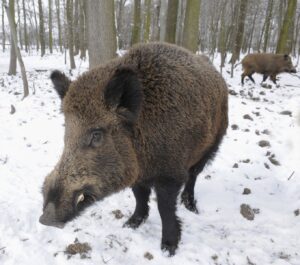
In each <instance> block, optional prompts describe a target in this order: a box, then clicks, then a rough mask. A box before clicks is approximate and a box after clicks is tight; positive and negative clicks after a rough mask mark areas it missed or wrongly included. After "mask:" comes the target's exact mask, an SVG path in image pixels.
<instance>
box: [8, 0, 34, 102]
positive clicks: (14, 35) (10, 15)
mask: <svg viewBox="0 0 300 265" xmlns="http://www.w3.org/2000/svg"><path fill="white" fill-rule="evenodd" d="M5 10H6V14H7V18H8V22H9V28H10V32H11V36H12V40H13V41H12V43H11V46H12V48H13V49H14V50H15V53H16V55H17V58H18V62H19V64H20V68H21V73H22V80H23V87H24V96H23V99H24V98H25V97H27V96H28V95H29V90H28V82H27V77H26V70H25V65H24V63H23V60H22V56H21V52H20V49H19V47H18V35H17V29H16V23H15V21H14V13H12V11H14V0H10V1H9V8H8V7H7V6H5Z"/></svg>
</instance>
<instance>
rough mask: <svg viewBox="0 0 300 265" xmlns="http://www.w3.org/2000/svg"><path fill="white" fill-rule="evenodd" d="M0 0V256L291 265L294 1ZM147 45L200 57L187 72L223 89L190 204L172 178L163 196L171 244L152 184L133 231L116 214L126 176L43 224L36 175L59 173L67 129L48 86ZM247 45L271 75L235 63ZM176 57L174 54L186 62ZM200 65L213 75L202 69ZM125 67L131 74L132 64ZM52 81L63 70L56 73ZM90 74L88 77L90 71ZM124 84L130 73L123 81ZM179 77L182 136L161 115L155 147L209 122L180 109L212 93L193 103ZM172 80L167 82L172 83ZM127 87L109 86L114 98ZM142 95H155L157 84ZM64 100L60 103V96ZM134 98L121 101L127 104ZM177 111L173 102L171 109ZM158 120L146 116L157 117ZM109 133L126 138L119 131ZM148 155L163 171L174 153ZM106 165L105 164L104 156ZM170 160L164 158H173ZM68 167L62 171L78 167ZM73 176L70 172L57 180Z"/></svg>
mask: <svg viewBox="0 0 300 265" xmlns="http://www.w3.org/2000/svg"><path fill="white" fill-rule="evenodd" d="M0 5H1V7H0V46H1V47H0V195H1V196H0V264H1V265H2V264H4V265H10V264H13V265H14V264H22V265H27V264H28V265H29V264H30V265H35V264H49V265H50V264H51V265H52V264H59V265H64V264H72V265H73V264H113V265H120V264H148V263H149V264H150V263H153V264H160V265H164V264H187V265H188V264H203V265H234V264H236V265H261V264H265V265H271V264H272V265H298V264H300V251H299V243H300V242H299V235H300V223H299V221H300V196H299V190H300V163H299V161H300V138H299V135H300V74H299V71H300V65H299V61H300V1H299V0H1V2H0ZM153 42H155V43H156V44H157V45H160V44H161V43H169V44H171V45H172V46H171V47H175V46H173V45H176V47H177V46H179V47H181V48H183V49H184V50H187V53H188V54H190V56H195V57H193V58H197V60H198V59H199V61H200V64H199V65H200V66H199V67H202V68H201V71H199V73H198V74H199V75H200V76H201V75H203V73H205V74H204V75H203V76H202V77H201V81H199V83H200V84H201V86H202V85H203V86H205V82H208V83H209V84H210V86H211V87H210V88H212V87H214V88H216V87H217V86H218V84H220V83H219V82H221V83H222V82H223V81H224V84H225V87H227V88H226V91H227V89H228V127H227V130H226V134H224V137H223V139H222V141H221V142H220V145H219V148H218V151H216V150H215V151H214V152H213V154H215V157H214V159H213V160H212V161H209V163H207V165H206V166H204V165H203V168H202V169H201V170H202V172H200V173H199V172H198V173H199V174H198V173H197V174H198V175H196V176H195V179H197V180H196V184H195V183H194V185H195V188H194V194H192V195H193V197H192V199H191V202H192V203H191V205H187V203H186V201H185V200H184V192H185V191H186V189H185V188H184V187H181V188H180V189H179V190H178V191H177V192H178V193H176V196H177V195H178V197H175V199H174V204H175V206H174V207H175V208H174V209H175V210H174V211H175V212H176V214H177V216H178V219H176V220H177V221H178V220H179V221H178V223H179V225H181V229H180V228H179V230H180V232H181V239H180V240H179V242H178V246H176V247H177V248H176V251H175V249H171V250H170V248H169V249H168V248H167V249H164V248H163V238H164V229H169V227H168V226H165V227H164V223H163V222H164V221H163V217H162V216H163V215H162V210H161V208H160V206H159V203H160V202H161V201H162V199H161V197H160V196H159V193H158V188H157V186H155V188H153V189H152V190H151V189H150V191H149V194H148V197H149V198H148V200H149V208H147V214H148V215H147V214H146V215H147V217H146V218H147V220H142V221H141V222H140V223H139V225H140V226H139V227H138V228H137V227H134V228H135V229H132V226H129V227H128V226H126V223H128V221H127V222H126V220H130V219H131V218H132V216H134V214H135V213H136V211H137V209H138V206H139V205H138V204H137V206H136V209H135V208H134V207H135V205H136V201H137V195H136V194H137V191H134V188H135V187H136V186H133V192H132V190H131V188H130V187H129V186H128V187H127V188H124V189H122V190H121V191H119V190H118V192H116V193H113V194H112V195H109V196H107V197H105V198H101V199H99V200H98V199H97V200H96V199H95V198H94V197H93V195H94V194H93V193H92V192H91V191H90V190H88V191H87V192H86V193H82V194H80V195H78V191H77V190H76V192H75V193H74V194H76V196H75V195H74V196H75V198H76V201H77V202H76V203H87V205H88V206H89V207H87V208H86V209H85V210H84V211H83V212H82V214H80V216H76V218H74V219H72V220H70V221H69V222H67V223H66V225H65V226H64V228H63V229H57V228H56V227H51V226H46V225H43V222H41V216H43V213H44V212H45V208H47V207H46V206H47V205H45V201H47V200H45V198H44V196H45V195H44V193H45V190H46V191H47V185H49V183H50V182H49V181H48V180H47V178H48V179H50V178H51V175H53V174H54V173H55V172H56V171H57V172H58V171H59V170H60V171H62V169H58V167H59V163H61V161H62V160H63V159H64V158H65V157H66V156H67V155H66V154H67V153H68V151H66V146H67V143H69V142H68V136H69V135H70V133H69V132H68V131H67V130H68V128H69V127H68V126H69V124H68V119H67V116H66V115H65V113H64V112H65V110H66V106H65V105H66V104H67V103H64V99H65V98H64V97H66V94H68V93H67V92H68V91H67V90H65V91H63V92H61V91H60V90H59V86H61V85H62V84H63V85H66V84H67V85H70V84H74V83H75V85H76V84H78V83H76V82H73V81H75V80H79V81H78V82H81V81H80V80H84V78H85V77H86V76H89V75H90V74H91V73H93V71H97V69H103V66H104V69H105V67H108V68H109V67H111V65H113V63H112V64H110V63H111V62H117V60H122V58H125V59H124V60H128V57H126V56H127V55H128V54H130V51H131V50H132V47H145V46H143V45H147V44H149V45H151V43H153ZM169 44H167V47H169V46H168V45H169ZM139 45H140V46H139ZM161 45H164V44H161ZM181 48H180V51H181ZM178 54H180V52H178ZM249 54H250V55H251V54H254V56H255V58H256V60H257V62H256V63H257V65H258V66H256V67H257V68H264V67H268V69H269V68H270V69H273V68H274V69H275V70H274V72H270V73H267V72H266V71H267V70H264V69H263V70H262V71H260V70H257V69H255V71H252V72H251V71H250V72H247V69H246V68H247V67H248V66H247V64H246V63H243V62H242V60H243V59H244V58H245V59H244V60H246V58H250V57H246V56H249ZM160 56H161V58H165V57H166V56H165V54H160ZM260 56H261V57H260ZM158 58H159V56H158ZM252 58H253V57H252ZM268 58H278V61H277V62H276V60H275V59H274V61H272V60H270V61H268ZM168 59H169V58H168ZM171 59H172V58H171ZM179 59H182V58H179ZM164 60H165V62H168V60H167V59H164ZM186 60H187V61H186V62H183V63H186V65H189V64H190V61H188V59H186ZM195 60H196V59H195ZM145 62H146V63H147V59H146V60H145ZM244 62H245V61H244ZM282 62H284V64H285V65H284V67H283V66H282V65H280V64H283V63H282ZM287 62H288V63H289V65H288V67H287ZM172 67H173V68H172ZM279 67H281V68H280V69H279ZM95 69H96V70H95ZM161 69H163V70H164V71H165V72H163V71H162V72H161V73H159V74H162V75H164V74H166V73H169V72H168V71H171V73H172V70H171V69H173V71H174V74H173V75H169V78H170V80H188V79H184V78H185V77H181V76H180V77H178V76H176V74H178V72H176V67H174V66H169V65H164V66H163V67H162V68H161ZM189 69H193V68H189ZM197 69H199V68H197ZM211 69H215V70H214V71H215V72H216V75H211V71H212V70H211ZM121 70H122V69H121ZM123 70H124V69H123ZM152 70H153V69H152ZM156 70H157V69H156ZM98 71H99V73H102V72H101V71H102V70H101V71H100V70H98ZM126 71H128V73H130V74H131V75H134V74H135V72H134V71H133V72H131V68H128V69H127V68H126V69H125V72H126ZM153 71H154V70H153ZM264 71H265V72H264ZM191 72H192V71H191ZM104 73H105V72H104ZM116 73H117V71H116ZM186 75H188V76H190V73H187V72H186ZM103 76H104V77H103V78H105V74H104V75H103ZM211 76H214V77H215V78H213V79H212V78H211ZM116 77H118V76H116ZM55 78H62V79H61V80H60V82H59V81H57V80H56V79H55ZM101 78H102V76H100V77H99V76H96V77H95V80H98V79H99V80H101ZM176 78H178V79H176ZM181 78H182V79H181ZM202 78H203V79H202ZM95 80H94V81H95ZM99 80H98V81H99ZM112 80H113V81H114V82H116V80H118V78H116V79H112ZM203 80H204V81H203ZM207 80H208V81H207ZM220 80H221V81H220ZM222 80H223V81H222ZM90 81H91V80H90ZM114 82H112V83H109V82H108V84H109V85H112V84H114ZM157 82H158V81H157ZM164 82H165V83H168V80H164ZM201 82H204V83H203V84H202V83H201ZM158 83H159V82H158ZM179 83H180V82H179ZM89 84H93V80H92V81H91V82H90V83H89ZM124 84H126V85H127V84H130V83H127V81H126V80H125V81H124ZM109 85H108V87H109ZM99 86H100V85H99ZM188 86H189V84H188V83H186V84H184V85H183V86H181V88H183V89H185V90H182V91H184V92H183V93H182V94H181V95H180V97H181V96H183V95H184V96H186V97H187V98H189V99H190V104H187V105H189V106H188V108H192V111H191V112H189V113H190V114H189V115H190V116H186V118H185V119H186V124H189V125H183V127H184V126H186V127H184V128H181V129H182V130H183V132H184V135H179V136H178V135H175V136H174V135H173V130H175V129H174V128H176V126H173V127H172V124H171V121H173V122H176V118H175V119H173V117H171V118H170V119H167V118H165V117H162V119H163V118H164V121H165V124H166V126H167V125H168V126H170V128H172V130H171V132H170V131H168V133H169V135H168V137H165V142H163V143H162V145H161V146H162V149H161V150H164V149H163V148H166V145H167V142H168V141H167V140H170V139H171V140H174V141H173V142H174V143H176V144H175V145H176V148H177V149H178V147H180V148H182V151H180V152H182V153H184V148H185V146H190V145H192V144H191V143H190V142H187V143H186V142H185V139H190V138H188V137H191V139H192V137H193V136H194V135H197V136H198V137H202V135H204V134H205V133H206V132H207V130H208V129H207V128H208V127H209V126H211V127H214V126H212V124H210V123H211V122H212V121H211V120H209V117H210V116H209V115H210V114H212V113H205V112H204V111H202V112H203V113H205V115H204V117H205V119H207V120H209V121H208V127H207V128H203V129H202V128H201V130H200V132H199V131H197V132H193V131H192V130H191V128H190V126H191V127H192V125H191V124H193V122H192V121H191V120H192V118H191V117H194V116H193V115H194V114H195V113H197V111H199V110H200V112H201V109H202V108H204V107H205V104H206V102H207V101H209V100H212V98H211V97H212V94H210V96H209V97H208V98H207V99H206V100H204V101H201V100H199V101H197V100H198V99H196V97H193V95H192V94H188V92H187V91H189V93H190V91H191V90H189V89H190V88H189V87H188ZM191 86H192V85H191ZM79 87H80V86H79ZM120 87H122V84H120ZM174 87H175V88H174V91H175V89H176V82H175V85H174ZM84 89H86V90H87V91H88V89H89V88H88V87H84ZM55 90H56V91H55ZM153 91H156V90H153ZM157 91H159V90H157ZM56 92H58V93H56ZM132 93H133V92H132ZM174 93H175V92H174ZM226 93H227V92H226ZM129 94H130V93H129ZM87 95H88V94H87ZM133 95H135V96H136V97H137V98H138V97H139V94H136V93H133ZM127 96H128V94H127V95H126V94H123V95H122V96H120V95H119V100H124V98H125V99H127V98H126V97H127ZM155 96H156V98H157V99H158V100H160V97H159V95H155ZM173 96H174V94H173V92H172V93H170V94H168V97H170V102H173V101H172V100H173ZM105 97H106V95H105ZM204 97H205V96H202V95H201V96H200V98H204ZM219 97H220V98H221V94H220V95H219ZM174 98H176V95H175V96H174ZM105 99H106V98H105ZM67 100H69V103H68V104H71V103H70V102H72V100H70V98H67ZM94 100H97V97H96V96H94V97H90V98H86V99H85V100H83V102H85V104H86V106H87V108H88V107H92V106H94V105H93V104H94V102H95V101H94ZM214 100H215V101H213V103H212V105H214V104H215V105H216V106H217V104H218V102H219V101H220V99H219V98H217V99H214ZM125 101H126V100H125ZM74 102H76V100H74ZM136 102H137V101H134V102H133V106H132V109H139V106H137V105H135V104H137V103H136ZM195 102H198V105H197V104H196V105H195ZM125 103H126V104H128V102H125ZM165 103H166V102H164V104H165ZM111 104H112V103H111ZM202 104H203V105H202ZM120 106H121V105H119V106H118V108H119V107H120ZM166 106H167V104H166ZM166 106H165V105H163V106H162V107H161V108H162V110H165V109H166ZM122 107H123V108H125V107H124V106H123V105H122ZM75 108H76V107H75ZM116 108H117V107H116ZM141 108H143V105H142V107H141ZM178 109H180V107H179V106H176V105H175V106H173V107H172V111H173V110H175V111H176V110H178ZM119 110H120V109H119ZM121 110H123V112H124V109H121ZM168 111H169V110H168ZM168 111H166V113H168ZM213 111H215V109H214V110H213ZM213 111H211V112H213ZM224 111H227V110H225V109H223V112H224ZM92 112H93V111H92ZM93 113H94V112H93ZM95 113H96V110H95ZM119 114H120V113H119ZM223 114H224V113H223ZM95 115H96V114H95ZM183 115H187V114H185V113H184V114H183ZM179 116H180V115H179V114H178V116H176V117H178V119H179ZM101 117H102V116H101ZM119 117H120V116H118V118H119ZM122 117H123V118H124V117H130V118H131V119H133V120H134V119H136V117H140V116H138V115H137V116H134V115H131V116H130V115H128V113H127V116H126V115H124V116H122ZM148 118H149V120H151V117H150V116H149V117H148ZM148 118H147V119H146V121H145V122H146V123H147V121H148ZM161 121H162V120H158V121H157V124H156V126H158V127H159V126H161V124H163V122H161ZM189 122H190V123H189ZM122 124H123V123H122ZM124 124H125V122H124ZM133 124H134V123H133ZM170 124H171V125H170ZM181 125H182V124H181ZM126 126H128V127H126V128H129V127H130V126H133V125H132V124H131V123H128V124H127V125H126ZM216 127H218V126H216ZM71 128H73V127H71ZM159 128H160V127H159ZM110 130H111V129H110ZM161 131H164V130H161ZM73 132H76V133H77V131H76V130H74V131H73V129H72V133H73ZM102 133H103V132H102V131H100V130H98V129H97V130H96V133H95V134H94V131H93V133H92V138H91V139H90V138H89V139H90V140H89V141H90V142H91V143H92V142H93V141H94V140H95V139H96V140H99V138H101V137H102V138H104V139H105V137H103V135H102ZM105 133H106V132H105ZM130 133H131V131H130ZM130 133H129V135H131V134H130ZM139 133H140V132H139ZM74 135H75V133H74ZM137 135H138V134H137ZM153 136H154V137H156V138H159V137H158V135H153ZM138 137H140V135H138ZM172 137H173V138H172ZM102 138H101V139H102ZM166 138H168V139H166ZM207 139H208V138H206V141H209V140H207ZM121 144H122V146H123V145H125V146H130V145H127V138H126V140H124V142H122V143H121ZM143 144H144V143H143ZM95 146H96V147H97V142H96V144H95ZM113 146H114V145H113ZM133 146H134V144H133ZM130 148H131V147H130ZM176 148H173V149H172V150H175V149H176ZM115 149H116V150H118V148H116V147H115V146H114V147H113V150H115ZM150 149H151V148H148V149H147V151H148V152H150V151H149V150H150ZM177 149H176V150H177ZM76 150H77V149H76ZM105 150H106V149H105ZM130 150H131V149H130ZM130 150H129V149H128V150H126V151H124V150H123V152H124V153H125V154H126V155H127V156H128V157H130V158H128V157H127V158H126V159H127V160H128V161H132V160H134V159H131V151H130ZM110 151H111V150H110ZM174 152H175V151H174ZM145 153H146V152H145ZM85 154H86V156H85V157H89V156H90V155H91V154H90V153H85ZM139 154H142V152H141V153H139ZM69 156H70V158H69V159H68V158H67V159H66V161H71V160H72V159H73V157H74V154H72V152H69ZM85 157H84V158H85ZM149 157H151V159H153V161H156V163H157V164H159V163H161V164H162V168H164V167H163V165H164V164H167V162H168V161H175V160H173V159H175V158H176V156H175V154H174V153H170V154H169V155H168V156H165V157H164V158H161V161H160V160H159V158H160V157H163V156H161V154H158V155H156V156H155V155H153V154H150V155H149ZM71 158H72V159H71ZM137 159H140V157H139V156H137ZM151 159H150V160H151ZM163 159H164V161H163ZM201 159H202V158H201ZM127 160H126V161H127ZM58 161H59V162H58ZM90 161H92V160H91V159H90ZM107 161H109V160H107ZM157 161H158V162H157ZM107 163H108V164H110V165H113V168H114V170H115V171H116V172H117V167H118V163H116V162H115V160H114V162H111V161H109V162H107ZM140 163H141V164H142V162H140ZM125 164H126V163H125ZM178 164H180V163H178V162H172V166H171V167H172V169H174V168H176V167H177V166H178ZM126 166H127V165H126ZM155 170H156V169H155V168H154V169H153V172H154V171H155ZM75 171H76V170H75ZM75 171H74V172H71V174H70V177H72V178H73V177H74V175H76V174H77V172H75ZM79 171H80V170H79ZM81 171H85V169H84V170H81ZM103 171H105V170H103ZM53 172H54V173H53ZM174 172H175V171H174ZM93 174H94V173H93ZM103 174H104V173H103ZM49 176H50V177H49ZM85 177H86V176H85ZM88 177H89V176H88ZM90 178H92V176H90ZM47 181H48V182H49V183H48V182H47ZM128 181H129V180H128ZM75 182H76V181H71V182H70V183H71V184H70V186H71V185H73V184H74V183H75ZM72 183H73V184H72ZM60 184H61V185H62V182H60ZM50 186H51V185H50ZM86 186H87V185H86ZM86 186H85V188H86ZM185 187H186V186H185ZM87 188H90V186H88V187H87ZM61 190H64V189H63V188H62V189H61ZM162 190H163V191H164V193H165V194H167V195H166V197H164V198H167V199H169V198H170V197H172V194H171V193H168V190H164V189H162ZM85 191H86V190H85ZM143 191H145V190H143ZM53 194H54V195H53ZM53 194H52V195H51V196H52V197H54V198H59V196H58V195H57V194H56V193H53ZM140 196H142V195H140ZM62 201H67V199H63V200H62ZM90 201H91V202H93V204H91V205H90V204H89V203H90ZM95 201H96V202H95ZM94 202H95V203H94ZM55 207H56V206H55ZM72 207H73V206H72ZM76 207H77V205H76ZM70 209H71V207H70ZM70 209H66V208H65V210H66V211H68V210H70ZM149 209H150V211H149V213H148V210H149ZM175 217H176V215H175ZM176 218H177V217H176ZM137 226H138V225H137ZM57 227H58V225H57ZM166 227H167V228H166ZM170 227H171V225H170ZM179 227H180V226H179ZM170 229H171V228H170ZM179 237H180V236H179ZM166 250H167V251H166Z"/></svg>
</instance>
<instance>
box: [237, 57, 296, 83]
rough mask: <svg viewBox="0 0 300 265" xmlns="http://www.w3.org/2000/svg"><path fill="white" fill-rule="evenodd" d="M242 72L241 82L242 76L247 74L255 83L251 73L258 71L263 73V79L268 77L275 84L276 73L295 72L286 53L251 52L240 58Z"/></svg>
mask: <svg viewBox="0 0 300 265" xmlns="http://www.w3.org/2000/svg"><path fill="white" fill-rule="evenodd" d="M242 66H243V70H244V72H243V73H242V84H244V78H245V77H246V76H248V77H249V78H250V80H251V81H252V82H253V83H255V81H254V79H253V77H252V75H253V74H254V73H259V74H262V75H263V81H262V82H264V81H266V80H267V78H268V77H269V76H270V79H271V80H272V81H273V83H274V84H276V75H278V74H280V73H283V72H286V73H296V68H295V67H294V66H293V64H292V60H291V57H290V56H288V55H287V54H272V53H252V54H248V55H246V56H245V57H244V59H243V60H242Z"/></svg>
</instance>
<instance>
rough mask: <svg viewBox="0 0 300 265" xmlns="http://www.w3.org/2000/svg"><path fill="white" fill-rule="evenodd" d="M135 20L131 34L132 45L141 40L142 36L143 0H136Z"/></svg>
mask: <svg viewBox="0 0 300 265" xmlns="http://www.w3.org/2000/svg"><path fill="white" fill-rule="evenodd" d="M133 17H134V20H133V28H132V35H131V45H133V44H135V43H138V42H140V38H141V0H134V15H133Z"/></svg>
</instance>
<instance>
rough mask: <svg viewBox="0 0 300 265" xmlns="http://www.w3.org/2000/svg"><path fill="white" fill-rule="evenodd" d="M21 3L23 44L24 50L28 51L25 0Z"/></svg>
mask: <svg viewBox="0 0 300 265" xmlns="http://www.w3.org/2000/svg"><path fill="white" fill-rule="evenodd" d="M22 5H23V19H24V44H25V51H26V52H28V35H27V22H26V8H25V0H23V1H22Z"/></svg>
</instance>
